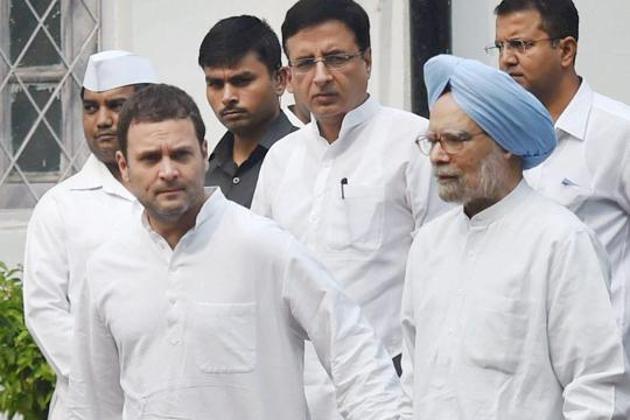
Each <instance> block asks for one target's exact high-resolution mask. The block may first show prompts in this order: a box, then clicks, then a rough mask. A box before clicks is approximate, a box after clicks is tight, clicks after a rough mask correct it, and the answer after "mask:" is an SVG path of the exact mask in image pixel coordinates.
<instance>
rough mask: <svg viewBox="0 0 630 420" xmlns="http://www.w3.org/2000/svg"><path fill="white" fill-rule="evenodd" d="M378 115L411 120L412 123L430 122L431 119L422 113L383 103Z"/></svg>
mask: <svg viewBox="0 0 630 420" xmlns="http://www.w3.org/2000/svg"><path fill="white" fill-rule="evenodd" d="M377 115H378V116H381V117H383V118H393V119H395V120H401V121H409V122H412V123H418V122H427V123H428V121H429V120H427V119H426V118H424V117H421V116H420V115H417V114H414V113H413V112H409V111H405V110H403V109H399V108H393V107H390V106H384V105H381V107H380V109H379V112H378V114H377Z"/></svg>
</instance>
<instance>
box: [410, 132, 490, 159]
mask: <svg viewBox="0 0 630 420" xmlns="http://www.w3.org/2000/svg"><path fill="white" fill-rule="evenodd" d="M481 134H486V133H485V132H484V131H480V132H478V133H475V134H471V133H468V132H466V131H460V132H458V133H442V134H439V135H438V134H437V133H431V132H428V133H426V134H422V135H420V136H418V138H416V140H415V143H416V146H418V149H420V152H422V154H424V155H427V156H429V155H430V154H431V151H432V150H433V147H435V145H436V144H437V143H440V146H441V147H442V150H443V151H444V152H445V153H446V154H448V155H454V154H457V153H459V152H460V151H461V150H462V148H463V147H464V144H465V143H466V142H468V141H470V140H472V139H473V138H475V137H476V136H479V135H481Z"/></svg>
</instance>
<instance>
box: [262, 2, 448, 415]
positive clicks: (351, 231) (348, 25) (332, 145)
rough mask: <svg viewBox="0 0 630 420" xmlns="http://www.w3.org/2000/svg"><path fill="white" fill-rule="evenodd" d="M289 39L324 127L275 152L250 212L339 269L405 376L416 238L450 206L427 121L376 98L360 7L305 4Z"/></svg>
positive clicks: (329, 411) (297, 73)
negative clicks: (427, 139) (405, 298)
mask: <svg viewBox="0 0 630 420" xmlns="http://www.w3.org/2000/svg"><path fill="white" fill-rule="evenodd" d="M282 41H283V47H284V52H285V54H286V56H287V58H288V61H289V68H290V79H291V80H290V83H291V86H292V89H293V91H294V94H295V95H296V96H298V97H300V98H301V99H302V100H303V101H304V102H305V104H306V107H307V108H308V109H309V110H310V112H311V115H312V117H313V118H314V120H313V121H311V122H310V123H309V124H308V125H306V126H305V127H303V128H301V129H300V130H298V131H296V132H294V133H292V134H290V135H288V136H286V137H285V138H284V139H282V140H280V141H279V142H277V143H276V144H275V145H274V146H273V147H272V148H271V149H270V150H269V153H268V154H267V157H266V160H265V162H264V164H263V166H262V168H261V172H260V175H259V180H258V184H257V186H256V192H255V194H254V200H253V202H252V210H254V211H255V212H258V213H260V214H262V215H265V216H268V217H270V218H272V219H274V220H276V221H277V222H279V223H280V225H282V226H283V227H285V228H287V229H288V230H289V231H290V232H291V233H293V234H294V235H295V236H296V237H297V238H298V239H299V240H300V241H301V242H302V243H303V244H305V245H306V246H307V248H309V249H310V250H311V251H312V252H313V253H314V254H315V255H316V257H317V258H318V259H319V260H320V261H322V262H323V264H324V265H325V266H326V267H327V268H328V269H329V270H331V271H332V272H333V274H334V275H335V278H337V279H338V280H339V281H340V283H341V285H342V287H343V289H344V291H345V292H346V293H347V294H348V295H349V296H350V297H351V298H353V299H354V300H355V301H356V302H357V303H358V304H359V305H360V306H361V308H362V310H363V311H364V313H365V314H366V316H367V318H368V320H369V321H370V322H371V323H372V325H373V326H374V327H375V329H376V331H377V334H378V335H379V337H380V338H381V339H382V340H383V342H384V344H385V346H386V348H387V350H388V351H389V353H390V356H391V357H392V359H394V363H395V364H396V367H397V370H399V369H398V368H399V355H400V352H401V335H400V327H399V321H398V320H399V312H400V299H401V293H402V285H403V278H404V269H405V258H406V255H407V252H408V250H409V246H410V244H411V240H412V235H413V233H414V232H415V231H416V229H418V228H419V227H420V226H421V225H423V224H424V223H426V222H427V221H428V220H430V219H431V218H432V217H433V216H434V215H435V214H436V213H438V212H439V211H440V210H441V209H442V207H443V203H442V202H441V201H440V200H439V198H438V197H437V194H436V190H435V185H434V184H433V181H432V177H431V167H430V163H429V161H428V159H426V157H423V156H419V155H418V154H417V153H415V146H414V143H413V142H414V139H415V138H416V137H418V135H420V134H421V133H423V132H424V130H425V129H426V126H427V121H426V120H425V119H423V118H421V117H419V116H417V115H414V114H411V113H409V112H404V111H400V110H396V109H392V108H387V107H383V106H381V105H380V104H379V103H378V101H377V100H376V99H375V98H374V97H372V96H370V94H369V93H368V91H367V87H368V80H369V78H370V73H371V70H372V51H371V48H370V23H369V18H368V15H367V13H366V12H365V10H363V8H362V7H361V6H360V5H359V4H357V3H356V2H354V1H352V0H324V1H321V0H300V1H298V2H297V3H296V4H295V5H294V6H293V7H291V9H289V11H288V12H287V14H286V17H285V20H284V23H283V24H282ZM307 350H308V351H307V353H308V354H307V356H309V357H307V360H306V364H305V384H306V394H307V400H308V404H309V409H310V411H311V416H312V418H313V420H331V419H338V418H340V417H339V414H338V413H337V411H336V409H335V395H334V390H333V387H332V385H331V382H330V380H329V379H328V378H327V376H326V374H325V372H324V370H323V369H322V368H321V367H320V366H319V361H318V360H317V358H316V357H315V356H314V353H313V352H312V350H310V349H307ZM336 398H337V399H339V398H340V396H336Z"/></svg>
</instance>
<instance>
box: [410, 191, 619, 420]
mask: <svg viewBox="0 0 630 420" xmlns="http://www.w3.org/2000/svg"><path fill="white" fill-rule="evenodd" d="M608 276H609V267H608V264H607V261H606V257H605V252H604V250H603V248H602V247H601V245H600V244H599V242H597V240H596V239H595V236H594V234H593V233H592V231H590V230H589V229H588V228H587V227H585V226H584V225H583V224H582V223H581V222H580V221H579V220H578V219H577V218H576V217H575V216H574V215H573V214H572V213H571V212H569V211H568V210H566V209H565V208H563V207H562V206H559V205H558V204H556V203H553V202H552V201H550V200H548V199H546V198H543V197H542V196H541V195H539V194H538V193H535V192H534V191H533V190H532V189H531V188H530V187H529V186H528V185H527V184H526V183H525V182H524V181H523V182H521V183H520V184H519V186H518V187H517V188H516V189H515V190H514V191H512V192H511V193H510V194H509V195H508V196H507V197H505V198H504V199H503V200H501V201H500V202H499V203H497V204H495V205H493V206H491V207H489V208H487V209H485V210H484V211H482V212H480V213H478V214H476V215H475V216H473V217H472V218H471V219H469V218H468V217H467V216H466V215H465V214H464V213H463V211H462V208H461V207H459V208H457V209H453V210H452V211H450V212H448V213H447V214H445V215H443V216H442V217H440V218H438V219H436V220H435V221H434V222H432V223H430V224H428V225H427V226H425V227H423V228H422V229H421V230H420V232H419V233H418V235H417V236H416V239H415V241H414V244H413V246H412V248H411V250H410V253H409V263H408V267H407V275H406V283H405V292H404V296H403V310H402V323H403V340H404V347H405V349H404V351H403V386H404V390H405V398H404V399H403V404H402V413H403V415H404V416H403V418H413V419H431V420H459V419H461V420H464V419H466V420H469V419H487V420H490V419H492V420H504V419H510V420H532V419H536V420H560V419H567V420H577V419H580V420H585V419H589V420H595V419H598V420H603V419H611V418H612V415H613V409H614V406H615V389H616V386H617V385H619V384H620V381H621V379H622V378H621V375H623V372H624V365H623V348H622V345H621V336H620V333H619V329H618V327H617V325H616V323H615V320H614V315H613V311H612V307H611V304H610V301H609V294H608V290H607V281H608ZM412 410H413V414H412ZM615 418H619V419H625V418H627V417H625V416H621V417H615Z"/></svg>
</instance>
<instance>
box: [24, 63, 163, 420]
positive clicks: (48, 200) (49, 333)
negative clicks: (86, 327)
mask: <svg viewBox="0 0 630 420" xmlns="http://www.w3.org/2000/svg"><path fill="white" fill-rule="evenodd" d="M156 82H157V75H156V72H155V70H154V68H153V66H152V64H151V62H150V61H149V60H147V59H146V58H143V57H140V56H137V55H135V54H132V53H129V52H126V51H103V52H100V53H97V54H94V55H92V56H91V57H90V59H89V61H88V65H87V69H86V71H85V77H84V81H83V87H82V90H81V99H82V101H83V130H84V133H85V139H86V141H87V144H88V147H89V149H90V152H91V154H90V156H89V158H88V160H87V162H86V163H85V165H84V166H83V168H82V169H81V171H79V172H78V173H77V174H75V175H74V176H72V177H70V178H68V179H67V180H65V181H63V182H61V183H60V184H58V185H56V186H55V187H53V188H52V189H50V190H49V191H48V192H47V193H46V194H44V196H43V197H42V198H41V199H40V200H39V202H38V203H37V206H35V209H34V211H33V215H32V217H31V220H30V222H29V226H28V231H27V238H26V251H25V259H24V316H25V319H26V325H27V327H28V329H29V331H30V332H31V334H32V336H33V338H34V339H35V342H36V343H37V345H38V346H39V348H40V350H41V351H42V353H43V354H44V356H45V357H46V360H48V362H49V363H50V364H51V366H52V367H53V368H54V370H55V373H56V374H57V386H56V389H55V395H54V396H53V400H52V401H51V404H50V411H49V419H52V420H57V419H64V420H65V419H67V418H68V413H67V408H66V401H65V400H66V394H67V389H68V377H69V370H70V361H71V359H72V355H71V341H72V328H73V308H74V307H75V306H76V297H77V296H78V293H77V291H78V290H79V289H80V287H79V284H80V282H81V281H82V280H83V275H84V271H85V261H86V260H87V259H88V257H89V255H90V254H91V253H92V252H93V251H94V250H95V249H96V247H98V246H99V245H100V244H101V243H102V242H104V241H105V239H107V238H108V237H110V236H112V235H115V234H116V226H117V225H121V224H124V223H125V221H127V220H128V219H130V218H132V217H133V214H135V212H136V211H139V206H137V205H136V204H135V203H136V199H135V197H134V196H133V195H132V194H131V193H130V192H129V191H128V190H127V189H126V188H125V187H124V186H123V185H122V184H121V183H120V173H119V172H118V167H117V165H116V161H115V157H114V156H115V153H116V150H117V149H118V138H117V123H118V113H119V111H120V109H121V108H122V105H123V104H124V102H125V101H126V100H127V99H128V98H129V97H130V96H131V95H132V94H133V93H134V92H135V91H136V90H138V89H140V88H142V87H144V86H146V85H147V84H150V83H156Z"/></svg>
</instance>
